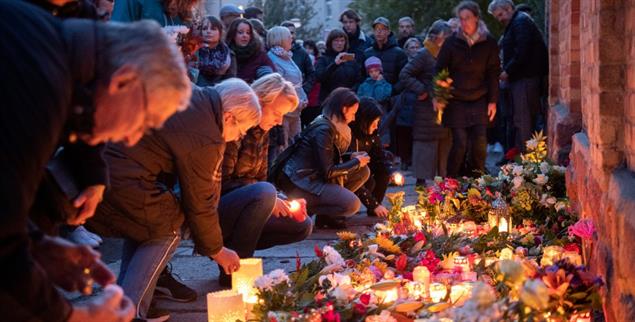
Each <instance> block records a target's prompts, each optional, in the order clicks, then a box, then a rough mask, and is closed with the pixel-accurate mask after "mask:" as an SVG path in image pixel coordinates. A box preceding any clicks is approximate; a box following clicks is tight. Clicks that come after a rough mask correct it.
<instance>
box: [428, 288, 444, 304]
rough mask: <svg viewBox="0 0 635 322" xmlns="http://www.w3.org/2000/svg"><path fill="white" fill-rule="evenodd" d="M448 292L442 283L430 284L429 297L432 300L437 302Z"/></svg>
mask: <svg viewBox="0 0 635 322" xmlns="http://www.w3.org/2000/svg"><path fill="white" fill-rule="evenodd" d="M447 294H448V289H447V287H445V285H444V284H442V283H432V284H430V298H431V299H432V302H434V303H439V302H441V300H443V299H444V298H445V296H446V295H447Z"/></svg>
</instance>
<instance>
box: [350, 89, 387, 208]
mask: <svg viewBox="0 0 635 322" xmlns="http://www.w3.org/2000/svg"><path fill="white" fill-rule="evenodd" d="M381 115H382V110H381V106H380V105H379V103H378V102H377V101H376V100H375V99H374V98H371V97H362V98H361V99H360V101H359V109H358V110H357V114H355V121H354V122H353V123H351V125H350V127H351V132H352V134H353V139H352V142H351V146H350V147H349V149H348V150H349V151H351V152H353V153H355V152H366V153H368V155H369V156H370V163H369V164H368V169H370V177H369V178H368V181H366V183H365V184H364V185H363V186H362V187H361V188H359V189H358V190H357V191H356V192H355V194H356V195H357V196H358V197H359V199H360V200H361V201H362V203H363V204H364V206H366V210H367V213H368V216H380V217H386V216H387V215H388V209H386V207H384V206H382V204H381V203H382V201H383V200H384V195H385V194H386V188H388V182H389V181H390V161H388V160H387V159H386V154H385V151H384V148H383V147H382V144H381V139H380V138H379V134H377V127H378V125H379V120H380V118H381Z"/></svg>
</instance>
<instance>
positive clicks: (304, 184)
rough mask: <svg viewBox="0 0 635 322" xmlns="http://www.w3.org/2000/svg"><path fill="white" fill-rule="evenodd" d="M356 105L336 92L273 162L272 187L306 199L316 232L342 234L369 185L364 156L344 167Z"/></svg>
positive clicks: (351, 95)
mask: <svg viewBox="0 0 635 322" xmlns="http://www.w3.org/2000/svg"><path fill="white" fill-rule="evenodd" d="M358 107H359V99H358V98H357V95H355V93H354V92H352V91H351V90H350V89H347V88H341V87H340V88H337V89H335V90H334V91H333V93H331V94H330V95H329V96H328V97H327V98H326V100H325V101H324V104H323V106H322V111H323V112H322V115H321V116H319V117H317V118H316V119H315V120H314V121H313V122H312V123H311V124H310V125H309V126H308V127H307V128H306V129H305V130H304V131H303V132H302V133H301V134H300V137H299V138H298V139H297V140H296V141H295V142H294V143H293V144H292V145H291V146H290V147H289V148H287V150H285V151H284V152H282V154H280V155H279V156H278V158H276V161H275V162H274V165H273V167H272V169H271V173H270V181H273V182H275V183H276V186H277V187H279V188H280V189H282V190H283V191H284V192H285V193H286V194H287V195H288V196H289V197H291V198H304V199H305V200H306V202H307V210H308V212H309V213H311V214H317V219H316V226H318V227H328V228H338V229H341V228H345V227H346V222H345V219H346V218H347V217H350V216H353V215H354V214H355V213H357V211H358V210H359V208H360V206H361V202H360V201H359V198H358V197H357V196H356V195H355V193H354V192H355V191H357V189H359V188H360V187H361V186H362V185H363V184H364V183H365V182H366V180H368V176H369V173H370V171H369V170H368V167H367V166H366V165H367V164H368V162H369V161H370V157H369V156H368V154H366V153H365V152H359V153H353V154H352V155H351V157H350V160H347V161H345V159H344V153H345V152H346V151H347V150H348V147H349V145H350V143H351V129H350V128H349V127H348V124H349V123H350V122H352V121H353V120H355V113H356V112H357V109H358Z"/></svg>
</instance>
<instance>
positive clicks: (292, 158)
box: [270, 116, 359, 195]
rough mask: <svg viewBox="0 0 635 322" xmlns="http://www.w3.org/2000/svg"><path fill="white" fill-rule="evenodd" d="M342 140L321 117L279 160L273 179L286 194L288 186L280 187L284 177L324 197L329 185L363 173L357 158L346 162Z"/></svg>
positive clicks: (329, 122) (273, 170) (333, 127)
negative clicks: (351, 173) (359, 171)
mask: <svg viewBox="0 0 635 322" xmlns="http://www.w3.org/2000/svg"><path fill="white" fill-rule="evenodd" d="M341 139H342V138H341V135H340V134H339V133H338V131H337V129H336V128H335V125H333V123H331V121H330V120H328V119H327V118H325V117H324V116H319V117H317V118H316V119H315V120H314V121H313V122H312V123H311V125H309V126H308V127H307V128H306V129H305V130H304V131H303V132H302V133H301V135H300V137H299V138H298V139H297V140H296V141H295V142H294V143H293V144H292V145H291V146H290V147H289V148H287V150H285V151H284V152H283V153H282V154H280V155H279V156H278V158H276V161H275V162H274V165H273V166H272V173H271V174H270V175H271V176H270V179H271V180H272V181H274V183H276V185H277V186H280V187H282V189H283V190H284V189H285V187H284V185H283V184H279V183H281V181H282V180H281V174H282V173H284V174H285V175H286V176H287V177H288V178H289V180H290V181H291V183H293V184H294V185H295V186H296V187H298V188H300V189H302V190H305V191H307V192H310V193H312V194H315V195H320V194H322V191H323V190H324V187H325V186H326V184H328V183H336V182H337V183H341V182H343V181H342V179H344V178H345V176H346V175H348V174H349V173H350V172H351V171H354V170H357V169H359V161H358V160H357V159H355V158H354V159H351V160H349V161H346V162H343V158H342V156H343V154H344V152H345V151H340V149H339V148H338V147H337V144H336V143H337V142H338V141H339V140H341ZM278 169H279V170H278ZM279 172H281V173H279Z"/></svg>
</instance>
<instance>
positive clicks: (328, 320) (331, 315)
mask: <svg viewBox="0 0 635 322" xmlns="http://www.w3.org/2000/svg"><path fill="white" fill-rule="evenodd" d="M322 321H325V322H340V314H339V313H337V312H335V311H334V310H330V311H328V312H326V313H324V314H322Z"/></svg>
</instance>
